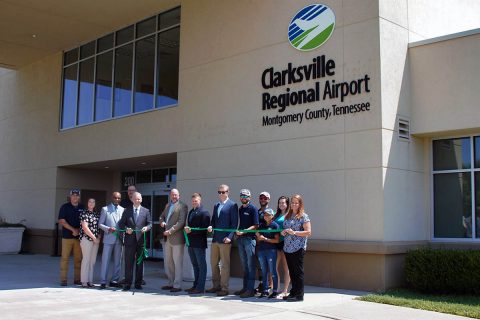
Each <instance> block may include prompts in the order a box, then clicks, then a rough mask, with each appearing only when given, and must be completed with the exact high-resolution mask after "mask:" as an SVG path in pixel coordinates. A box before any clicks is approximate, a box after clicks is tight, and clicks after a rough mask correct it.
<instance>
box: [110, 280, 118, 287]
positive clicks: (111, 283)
mask: <svg viewBox="0 0 480 320" xmlns="http://www.w3.org/2000/svg"><path fill="white" fill-rule="evenodd" d="M108 286H109V287H113V288H117V287H119V284H118V282H117V281H110V283H109V284H108Z"/></svg>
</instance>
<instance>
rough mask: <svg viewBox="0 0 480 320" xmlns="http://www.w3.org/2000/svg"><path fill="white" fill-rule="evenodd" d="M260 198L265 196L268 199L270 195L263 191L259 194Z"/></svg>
mask: <svg viewBox="0 0 480 320" xmlns="http://www.w3.org/2000/svg"><path fill="white" fill-rule="evenodd" d="M261 196H265V197H267V198H268V199H270V193H268V192H267V191H263V192H262V193H260V195H259V197H261Z"/></svg>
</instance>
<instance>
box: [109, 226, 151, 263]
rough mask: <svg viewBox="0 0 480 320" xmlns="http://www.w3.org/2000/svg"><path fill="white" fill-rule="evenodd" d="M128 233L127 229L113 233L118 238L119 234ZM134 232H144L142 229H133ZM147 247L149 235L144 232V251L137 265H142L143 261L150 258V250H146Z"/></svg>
mask: <svg viewBox="0 0 480 320" xmlns="http://www.w3.org/2000/svg"><path fill="white" fill-rule="evenodd" d="M126 231H127V229H117V230H115V231H113V232H112V233H113V234H114V235H115V236H116V237H117V238H118V233H119V232H126ZM132 231H133V232H135V233H137V232H142V229H140V230H137V229H133V230H132ZM146 245H147V233H146V232H143V249H142V253H141V254H140V256H138V257H137V264H140V263H142V261H143V260H145V259H147V258H148V250H147V248H146Z"/></svg>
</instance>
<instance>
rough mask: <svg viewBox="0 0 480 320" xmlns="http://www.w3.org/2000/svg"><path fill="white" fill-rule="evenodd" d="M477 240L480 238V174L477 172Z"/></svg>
mask: <svg viewBox="0 0 480 320" xmlns="http://www.w3.org/2000/svg"><path fill="white" fill-rule="evenodd" d="M475 230H476V231H475V238H477V239H478V238H480V172H475Z"/></svg>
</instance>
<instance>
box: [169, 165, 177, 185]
mask: <svg viewBox="0 0 480 320" xmlns="http://www.w3.org/2000/svg"><path fill="white" fill-rule="evenodd" d="M170 181H171V182H175V181H177V168H170Z"/></svg>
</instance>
